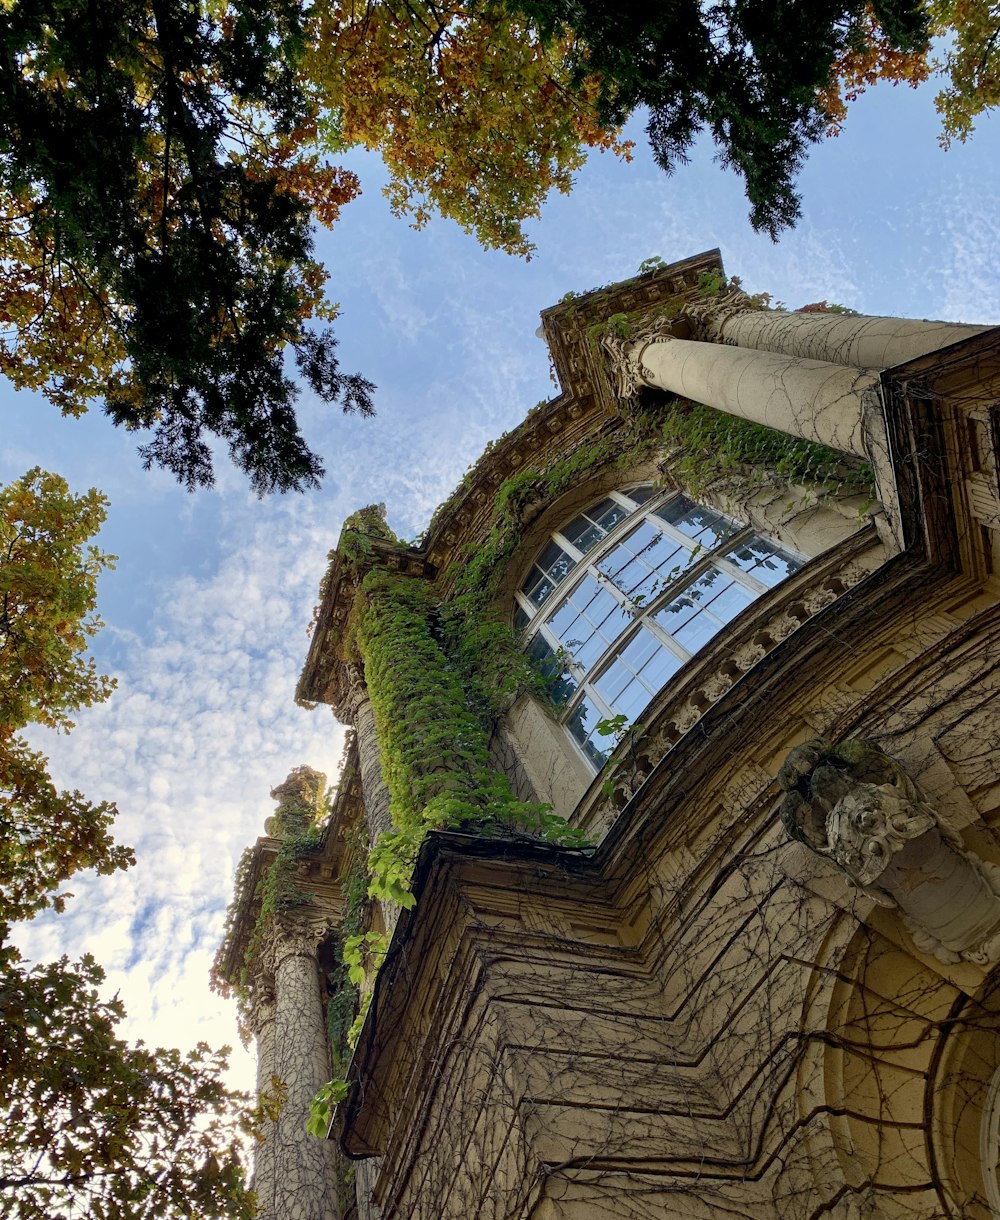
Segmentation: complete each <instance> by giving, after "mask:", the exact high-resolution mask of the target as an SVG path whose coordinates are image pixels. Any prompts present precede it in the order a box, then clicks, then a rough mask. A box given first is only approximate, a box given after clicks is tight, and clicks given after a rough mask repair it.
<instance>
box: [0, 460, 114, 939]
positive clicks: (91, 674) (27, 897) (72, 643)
mask: <svg viewBox="0 0 1000 1220" xmlns="http://www.w3.org/2000/svg"><path fill="white" fill-rule="evenodd" d="M105 504H106V501H105V499H104V497H103V496H101V495H100V494H99V493H98V492H96V491H94V490H91V491H89V492H87V493H86V494H84V495H81V496H74V495H73V494H72V493H71V492H70V491H69V488H68V487H67V485H66V482H65V480H64V479H62V478H60V477H59V476H58V475H54V474H47V473H45V472H44V471H42V470H39V469H37V468H36V469H34V470H30V471H29V472H28V473H27V474H26V475H25V476H24V477H23V478H21V479H18V480H16V481H15V482H13V483H11V484H9V485H8V486H7V487H4V488H2V489H0V924H6V923H9V922H10V921H11V920H15V919H24V918H27V917H29V916H31V915H33V914H34V913H35V912H36V911H38V910H40V909H42V908H43V907H46V906H49V905H50V904H55V905H56V907H57V908H58V907H60V906H61V905H62V901H63V899H62V897H61V896H59V895H58V894H57V893H56V891H57V890H58V889H59V887H60V885H61V884H62V883H63V882H64V881H65V880H66V879H67V878H68V877H69V876H70V875H71V874H72V873H74V872H75V871H76V870H77V869H79V868H95V869H97V871H98V872H102V873H110V872H113V871H114V870H115V869H119V868H126V867H128V865H129V864H130V863H131V862H132V859H133V857H132V853H131V851H130V850H129V849H128V848H124V847H118V846H116V845H115V844H114V843H113V841H112V839H111V836H110V833H109V832H110V827H111V823H112V821H113V819H114V817H115V813H116V810H115V808H114V806H113V805H111V804H109V803H107V802H104V803H101V804H98V805H94V804H92V803H91V802H89V801H87V800H86V799H85V798H84V797H83V796H82V794H81V793H79V792H58V791H57V790H56V788H55V786H54V785H53V783H52V781H51V779H50V778H49V775H48V764H47V760H46V759H45V758H44V757H43V756H42V755H41V754H40V753H38V752H37V751H35V750H33V749H31V748H30V746H29V745H28V743H27V742H26V741H25V740H24V738H23V737H22V736H20V730H21V729H23V728H25V727H26V726H27V725H29V724H33V723H34V724H42V725H45V726H47V727H49V728H55V729H60V730H62V731H64V732H68V731H69V729H70V728H72V724H73V722H72V720H71V719H70V715H71V713H73V712H75V711H76V710H77V709H78V708H81V707H89V706H90V705H91V704H93V703H100V702H102V701H103V700H104V699H106V698H107V697H108V695H109V694H110V693H111V690H112V688H113V686H114V683H113V681H112V680H111V679H109V678H107V677H104V676H103V675H101V674H99V673H98V672H97V668H96V666H95V664H94V662H93V660H92V659H86V658H85V657H84V655H83V654H84V653H85V651H86V648H87V641H88V640H89V639H90V637H91V636H92V635H93V634H94V633H95V632H96V631H97V629H98V628H99V626H100V619H99V618H97V616H96V615H95V614H94V608H95V605H96V599H97V578H98V576H99V574H100V573H101V571H102V570H104V569H105V568H107V567H109V566H111V564H112V563H113V556H110V555H106V554H104V553H103V552H102V551H100V550H99V549H98V548H97V547H95V546H93V545H88V539H89V538H90V537H91V536H92V535H93V534H95V533H96V532H97V530H98V529H99V528H100V525H101V523H102V522H103V520H104V510H105Z"/></svg>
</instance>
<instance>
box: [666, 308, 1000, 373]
mask: <svg viewBox="0 0 1000 1220" xmlns="http://www.w3.org/2000/svg"><path fill="white" fill-rule="evenodd" d="M685 315H687V316H689V317H690V320H691V321H692V322H693V324H694V327H695V329H696V330H697V331H698V337H699V338H701V339H704V340H706V341H707V342H709V343H721V344H726V345H728V346H733V347H746V348H753V349H756V350H757V351H766V352H777V353H779V354H781V355H784V356H797V357H800V358H805V359H808V360H827V361H830V362H831V363H833V364H843V365H850V366H853V367H856V368H872V369H886V368H892V366H893V365H896V364H904V363H905V362H906V361H907V360H915V359H916V358H917V357H918V356H926V355H927V354H928V353H929V352H936V351H938V350H940V349H941V348H943V347H948V346H949V345H950V344H952V343H958V342H960V341H961V340H963V339H971V338H972V337H973V336H974V335H979V334H982V332H983V331H985V330H989V329H990V328H989V327H986V326H965V325H962V324H959V323H956V322H920V321H913V320H910V319H907V318H880V317H872V316H864V315H851V314H839V313H820V312H817V313H787V312H785V311H784V310H780V309H779V310H769V309H756V308H754V307H753V305H752V304H751V303H750V301H749V298H748V297H746V296H745V295H744V294H742V293H739V294H728V295H727V296H726V297H724V298H722V299H721V300H719V301H711V302H706V303H704V304H701V303H695V304H694V305H692V306H691V307H689V308H687V309H685Z"/></svg>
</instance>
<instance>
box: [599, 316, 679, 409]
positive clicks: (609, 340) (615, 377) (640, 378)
mask: <svg viewBox="0 0 1000 1220" xmlns="http://www.w3.org/2000/svg"><path fill="white" fill-rule="evenodd" d="M689 335H690V327H689V326H688V324H687V322H686V321H685V320H684V319H683V318H676V317H673V318H669V317H666V316H665V315H663V314H660V315H659V316H656V315H654V316H652V317H649V318H644V319H643V320H642V323H641V324H640V325H639V326H637V327H636V328H634V329H633V328H631V327H629V328H628V333H627V334H621V333H616V332H615V331H613V330H609V331H608V332H607V333H606V334H605V335H604V336H603V337H602V339H601V346H602V347H603V349H604V351H605V352H606V353H607V356H608V364H609V372H610V375H611V384H612V386H613V388H614V392H615V394H616V395H617V396H618V397H619V398H632V397H633V396H634V395H635V394H638V392H639V391H640V390H641V389H645V388H646V387H647V386H648V385H649V378H648V377H647V376H646V375H645V374H644V373H643V369H642V353H643V352H644V351H645V350H646V348H647V347H648V346H649V344H650V343H654V342H665V341H666V340H668V339H686V338H688V337H689Z"/></svg>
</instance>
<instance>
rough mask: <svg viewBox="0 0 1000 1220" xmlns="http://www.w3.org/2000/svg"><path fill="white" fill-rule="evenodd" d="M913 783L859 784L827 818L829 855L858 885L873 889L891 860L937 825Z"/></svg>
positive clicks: (839, 802)
mask: <svg viewBox="0 0 1000 1220" xmlns="http://www.w3.org/2000/svg"><path fill="white" fill-rule="evenodd" d="M909 788H912V784H909V785H908V786H907V785H902V784H855V785H854V786H853V787H852V788H851V789H850V791H848V792H847V793H845V794H844V795H843V796H842V797H841V798H840V800H839V801H837V803H836V804H835V805H834V806H833V808H832V809H831V810H830V812H829V813H828V814H827V816H826V838H827V844H828V846H827V851H828V852H829V854H830V855H832V856H833V858H834V859H835V860H836V861H837V863H838V864H839V865H840V867H841V868H842V869H843V870H844V871H845V872H846V873H847V874H848V875H849V876H850V877H851V878H852V879H853V880H854V881H855V882H856V883H857V884H858V885H862V886H868V885H872V884H873V883H874V882H875V881H876V880H877V879H878V878H879V877H880V876H881V875H882V873H884V872H885V870H886V868H888V866H889V864H890V862H891V860H892V857H893V856H894V855H896V853H897V852H899V851H901V850H902V849H903V848H904V847H905V846H906V844H907V843H908V842H910V841H911V840H912V839H916V838H918V837H919V836H920V835H922V834H924V833H925V832H926V831H928V830H930V829H932V828H933V827H934V825H935V821H934V817H933V814H932V813H931V811H930V809H929V808H926V807H924V806H923V805H922V803H918V802H916V801H914V800H913V799H912V796H911V793H910V791H909Z"/></svg>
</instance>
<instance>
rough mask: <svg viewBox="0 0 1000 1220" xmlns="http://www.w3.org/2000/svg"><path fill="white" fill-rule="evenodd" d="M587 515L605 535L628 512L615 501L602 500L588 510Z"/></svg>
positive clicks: (623, 518) (622, 519)
mask: <svg viewBox="0 0 1000 1220" xmlns="http://www.w3.org/2000/svg"><path fill="white" fill-rule="evenodd" d="M587 515H588V516H589V517H593V518H594V520H595V521H596V522H597V524H598V525H599V526H601V528H602V529H603V530H604V532H605V533H607V534H610V533H611V531H612V530H613V529H614V528H615V526H616V525H617V524H618V522H619V521H624V520H625V518H626V517H627V516H628V515H629V510H628V509H627V508H626V507H625V506H624V505H623V504H619V503H618V501H617V500H603V501H602V502H601V503H600V504H599V505H597V506H596V507H595V508H592V509H589V510H588V513H587Z"/></svg>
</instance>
